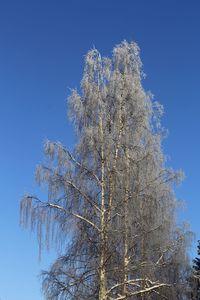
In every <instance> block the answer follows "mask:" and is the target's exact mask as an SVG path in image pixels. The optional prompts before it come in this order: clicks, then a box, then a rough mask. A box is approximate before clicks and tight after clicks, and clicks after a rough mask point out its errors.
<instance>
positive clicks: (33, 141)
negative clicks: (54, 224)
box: [0, 0, 200, 300]
mask: <svg viewBox="0 0 200 300" xmlns="http://www.w3.org/2000/svg"><path fill="white" fill-rule="evenodd" d="M123 39H127V40H128V41H130V40H135V41H137V42H138V43H139V46H140V48H141V57H142V61H143V63H144V71H145V73H146V74H147V75H148V76H147V78H146V79H145V81H144V86H145V88H146V89H147V90H151V92H152V93H153V94H154V95H155V99H156V100H158V101H160V102H161V103H162V104H163V105H164V107H165V115H164V118H163V124H164V126H165V127H167V128H168V129H169V136H168V139H167V140H165V142H164V150H165V153H167V154H169V155H170V157H171V160H170V162H169V164H170V165H171V166H172V167H174V168H175V169H179V168H182V169H183V170H184V171H185V173H186V179H185V181H184V183H183V184H182V185H181V186H180V188H178V190H177V195H178V197H179V198H181V199H185V200H186V203H187V210H186V211H185V212H184V213H183V214H182V215H181V218H184V219H186V220H187V221H189V222H190V223H191V224H192V228H193V230H194V231H195V233H196V235H197V238H200V225H199V211H200V202H199V177H200V176H199V170H200V156H199V154H200V136H199V133H200V102H199V100H200V2H199V1H198V0H193V1H189V0H188V1H186V0H177V1H174V0H151V1H150V0H123V1H122V0H121V1H119V0H101V1H100V0H99V1H95V0H82V1H81V0H79V1H77V0H65V1H64V0H59V1H51V0H49V1H42V0H41V1H38V0H35V1H27V0H26V1H25V0H24V1H23V0H18V1H14V0H0V141H1V147H0V151H1V152H0V182H1V188H0V251H1V255H0V299H1V300H27V299H28V300H41V299H43V298H42V296H41V294H40V284H39V279H38V277H37V276H38V275H39V273H40V270H41V269H45V268H47V267H48V265H49V264H50V262H51V261H52V259H53V257H54V252H53V251H51V252H50V253H49V254H47V253H46V252H45V251H44V252H43V256H42V261H41V263H38V247H37V244H36V238H35V235H34V234H33V235H31V236H30V233H29V232H28V231H24V230H22V229H21V228H20V227H19V201H20V198H21V196H22V195H23V193H24V192H27V191H29V192H34V191H36V185H35V183H34V169H35V166H36V164H38V163H39V162H41V161H42V159H43V154H42V144H43V142H44V140H45V139H46V138H49V139H51V140H58V141H62V142H63V143H65V144H66V145H68V147H72V145H73V143H74V137H73V134H72V127H71V125H70V124H69V123H68V121H67V119H66V115H67V114H66V98H67V95H68V93H69V89H68V88H74V87H79V82H80V79H81V76H82V71H83V59H84V55H85V54H86V52H87V51H88V50H89V49H90V48H92V47H93V45H94V46H95V47H96V48H97V49H99V50H100V52H101V53H102V54H104V55H110V54H111V50H112V48H113V46H114V45H115V44H117V43H119V42H120V41H121V40H123Z"/></svg>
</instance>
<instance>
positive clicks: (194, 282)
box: [192, 241, 200, 299]
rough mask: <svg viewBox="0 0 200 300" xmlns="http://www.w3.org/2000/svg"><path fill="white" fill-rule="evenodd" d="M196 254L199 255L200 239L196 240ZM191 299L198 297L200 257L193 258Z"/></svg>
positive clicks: (199, 295)
mask: <svg viewBox="0 0 200 300" xmlns="http://www.w3.org/2000/svg"><path fill="white" fill-rule="evenodd" d="M197 249H198V251H197V254H198V256H199V255H200V241H198V246H197ZM192 299H200V258H199V257H196V258H195V259H194V260H193V276H192Z"/></svg>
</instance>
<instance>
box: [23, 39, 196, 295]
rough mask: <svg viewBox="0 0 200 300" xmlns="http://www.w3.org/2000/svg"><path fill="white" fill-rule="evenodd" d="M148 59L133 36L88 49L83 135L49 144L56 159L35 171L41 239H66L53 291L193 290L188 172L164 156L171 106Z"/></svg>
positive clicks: (77, 118) (80, 100)
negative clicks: (185, 217)
mask: <svg viewBox="0 0 200 300" xmlns="http://www.w3.org/2000/svg"><path fill="white" fill-rule="evenodd" d="M141 67H142V64H141V60H140V56H139V48H138V46H137V44H136V43H133V42H132V43H127V42H126V41H124V42H122V43H121V44H120V45H117V46H116V47H115V48H114V50H113V53H112V57H111V58H107V57H101V55H100V53H99V52H98V51H97V50H96V49H93V50H91V51H89V52H88V54H87V56H86V58H85V68H84V74H83V79H82V81H81V92H80V93H79V92H78V91H76V90H74V91H72V93H71V96H70V97H69V101H68V104H69V115H70V118H71V120H72V122H73V124H74V127H75V130H76V134H77V138H78V143H77V145H76V146H75V148H74V151H73V152H69V151H68V149H67V148H66V147H65V146H63V145H62V144H61V143H58V142H49V141H48V142H47V143H46V144H45V147H44V150H45V154H46V156H47V158H48V161H49V164H47V165H41V166H39V167H38V169H37V172H36V178H37V181H38V183H39V184H45V185H47V187H48V197H47V199H46V200H44V199H40V198H38V197H36V196H32V195H28V196H25V197H24V199H23V200H22V201H21V223H22V224H23V225H25V226H30V227H31V228H32V229H35V230H36V231H37V234H38V239H39V244H40V247H41V246H42V245H44V244H46V246H47V247H49V245H51V244H52V243H54V244H58V243H61V244H63V247H64V252H63V253H64V254H63V256H61V257H59V258H58V259H57V260H56V261H55V262H54V263H53V265H52V267H51V268H50V270H49V271H48V272H43V291H44V295H45V297H46V299H52V300H54V299H60V300H61V299H70V300H86V299H87V300H94V299H99V300H122V299H130V300H132V299H141V300H146V299H148V300H151V299H155V300H156V299H171V300H173V299H174V300H175V299H176V300H177V299H181V300H183V299H188V298H187V293H188V291H187V287H188V284H187V282H186V280H187V274H188V273H189V271H190V266H189V263H188V258H187V254H186V253H187V246H188V242H189V240H190V238H189V235H190V232H189V231H188V230H187V228H185V227H184V226H178V225H177V224H176V218H175V212H176V206H177V201H176V198H175V195H174V192H173V186H172V184H173V183H174V182H175V183H177V182H179V180H180V179H181V176H182V173H181V172H174V171H173V170H172V169H169V168H167V167H166V166H165V157H164V155H163V152H162V148H161V140H162V136H163V129H162V127H161V125H160V116H161V115H162V111H163V109H162V106H161V105H160V104H158V103H157V102H155V101H153V99H152V97H151V95H150V94H148V93H146V92H145V91H144V89H143V87H142V84H141V80H142V77H143V73H142V70H141ZM66 241H67V242H66Z"/></svg>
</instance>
